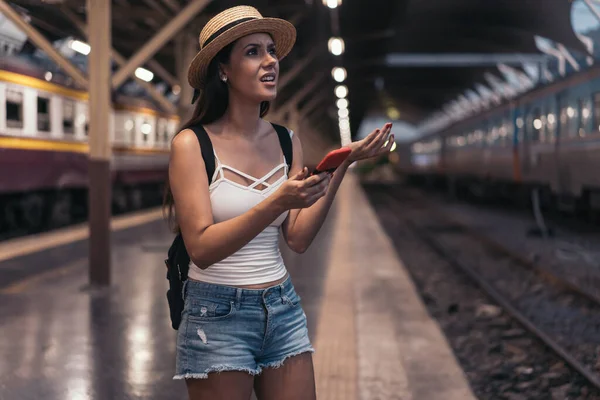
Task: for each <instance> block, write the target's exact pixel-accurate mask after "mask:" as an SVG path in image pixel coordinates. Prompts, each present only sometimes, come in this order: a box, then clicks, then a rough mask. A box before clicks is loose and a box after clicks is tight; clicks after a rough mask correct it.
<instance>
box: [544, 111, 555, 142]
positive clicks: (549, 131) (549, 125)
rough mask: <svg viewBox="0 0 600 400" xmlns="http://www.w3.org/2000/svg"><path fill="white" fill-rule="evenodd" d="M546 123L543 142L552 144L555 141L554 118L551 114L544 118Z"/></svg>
mask: <svg viewBox="0 0 600 400" xmlns="http://www.w3.org/2000/svg"><path fill="white" fill-rule="evenodd" d="M545 121H546V135H545V140H546V141H547V142H550V143H552V142H554V140H555V139H556V117H555V116H554V114H552V113H548V115H547V116H546V117H545Z"/></svg>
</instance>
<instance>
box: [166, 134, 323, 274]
mask: <svg viewBox="0 0 600 400" xmlns="http://www.w3.org/2000/svg"><path fill="white" fill-rule="evenodd" d="M301 172H302V171H301ZM303 178H304V174H303V173H298V174H296V176H293V177H292V178H290V179H288V180H287V181H286V182H285V183H284V184H283V185H282V186H281V187H280V188H279V189H278V190H277V192H275V193H274V194H273V195H272V196H270V197H268V198H267V199H265V200H264V201H262V202H260V203H259V204H257V205H256V206H255V207H253V208H252V209H250V210H248V211H247V212H245V213H244V214H242V215H239V216H237V217H234V218H231V219H229V220H227V221H223V222H220V223H216V224H215V223H214V220H213V217H212V208H211V203H210V197H209V191H208V177H207V176H206V168H205V165H204V160H203V159H202V154H201V151H200V145H199V143H198V139H197V138H196V135H195V134H194V132H193V131H191V130H184V131H182V132H181V133H179V134H178V135H177V136H176V137H175V139H174V140H173V144H172V146H171V160H170V162H169V183H170V186H171V191H172V192H173V198H174V200H175V215H176V217H177V222H178V224H179V227H180V229H181V233H182V235H183V239H184V242H185V246H186V249H187V251H188V254H189V255H190V259H191V260H192V261H193V262H194V264H196V265H197V266H198V267H200V268H203V269H205V268H208V267H209V266H210V265H212V264H214V263H215V262H218V261H220V260H222V259H224V258H226V257H228V256H230V255H231V254H233V253H235V252H236V251H238V250H239V249H240V248H242V247H243V246H244V245H246V244H247V243H248V242H250V240H252V239H253V238H254V237H256V236H257V235H258V234H259V233H260V232H261V231H263V230H264V229H265V228H266V227H267V226H268V225H269V224H270V223H271V222H273V221H274V220H275V219H277V217H279V215H281V214H282V213H283V212H285V211H286V210H287V209H290V208H294V207H303V206H310V205H311V204H313V203H314V201H317V200H318V199H319V198H320V197H322V196H323V195H324V194H325V191H326V189H327V188H326V186H324V184H322V183H319V179H318V178H317V177H311V178H308V179H303Z"/></svg>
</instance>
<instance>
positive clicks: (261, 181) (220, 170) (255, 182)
mask: <svg viewBox="0 0 600 400" xmlns="http://www.w3.org/2000/svg"><path fill="white" fill-rule="evenodd" d="M215 160H216V161H217V166H216V171H215V175H218V178H217V179H216V180H215V182H214V184H215V185H216V184H218V183H219V182H221V181H226V182H229V183H232V184H234V185H235V186H238V187H240V188H243V189H248V190H254V191H257V192H262V191H263V190H267V189H269V188H270V187H271V186H272V185H273V184H276V183H278V182H279V180H281V179H283V178H285V177H286V176H287V173H288V171H287V169H288V165H287V164H286V163H285V161H284V162H282V163H281V164H279V165H276V166H275V167H273V168H272V169H271V170H270V171H269V172H267V173H266V174H265V175H263V176H262V177H260V178H256V177H254V176H252V175H249V174H247V173H245V172H243V171H240V170H239V169H237V168H234V167H231V166H229V165H227V164H223V163H222V162H221V160H219V157H218V156H217V153H216V152H215ZM282 168H283V169H284V173H283V174H282V176H281V177H280V178H279V179H277V181H275V182H273V183H269V182H267V180H268V179H269V178H271V177H272V176H273V175H275V174H276V173H277V172H278V171H280V170H281V169H282ZM224 170H228V171H231V172H233V173H235V174H237V175H239V176H241V177H243V178H246V179H248V180H249V181H252V183H251V184H250V185H242V184H240V183H238V182H235V181H233V180H231V179H228V178H226V177H225V173H224ZM259 185H263V186H264V187H265V189H262V190H261V189H257V186H259Z"/></svg>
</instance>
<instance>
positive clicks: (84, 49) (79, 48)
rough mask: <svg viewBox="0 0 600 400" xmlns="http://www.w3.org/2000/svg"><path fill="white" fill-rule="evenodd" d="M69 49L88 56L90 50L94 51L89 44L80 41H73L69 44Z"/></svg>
mask: <svg viewBox="0 0 600 400" xmlns="http://www.w3.org/2000/svg"><path fill="white" fill-rule="evenodd" d="M69 47H70V48H72V49H73V50H75V51H76V52H78V53H81V54H83V55H86V56H87V55H88V54H90V50H91V49H92V48H91V47H90V45H89V44H87V43H84V42H80V41H79V40H71V41H70V42H69Z"/></svg>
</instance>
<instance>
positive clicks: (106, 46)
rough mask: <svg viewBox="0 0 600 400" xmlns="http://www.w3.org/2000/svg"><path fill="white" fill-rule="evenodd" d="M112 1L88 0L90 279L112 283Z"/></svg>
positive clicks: (94, 282)
mask: <svg viewBox="0 0 600 400" xmlns="http://www.w3.org/2000/svg"><path fill="white" fill-rule="evenodd" d="M110 17H111V0H87V18H88V26H89V43H90V46H91V48H92V51H91V52H90V54H89V64H88V65H89V67H88V68H89V94H90V97H89V110H90V112H89V115H90V135H89V145H90V153H89V191H88V201H89V226H90V240H89V280H90V285H92V286H108V285H110V268H111V251H110V216H111V179H110V158H111V143H110V136H109V131H110V127H109V120H110V91H111V70H110V60H111V57H110V54H111V53H110V50H111V18H110Z"/></svg>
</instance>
